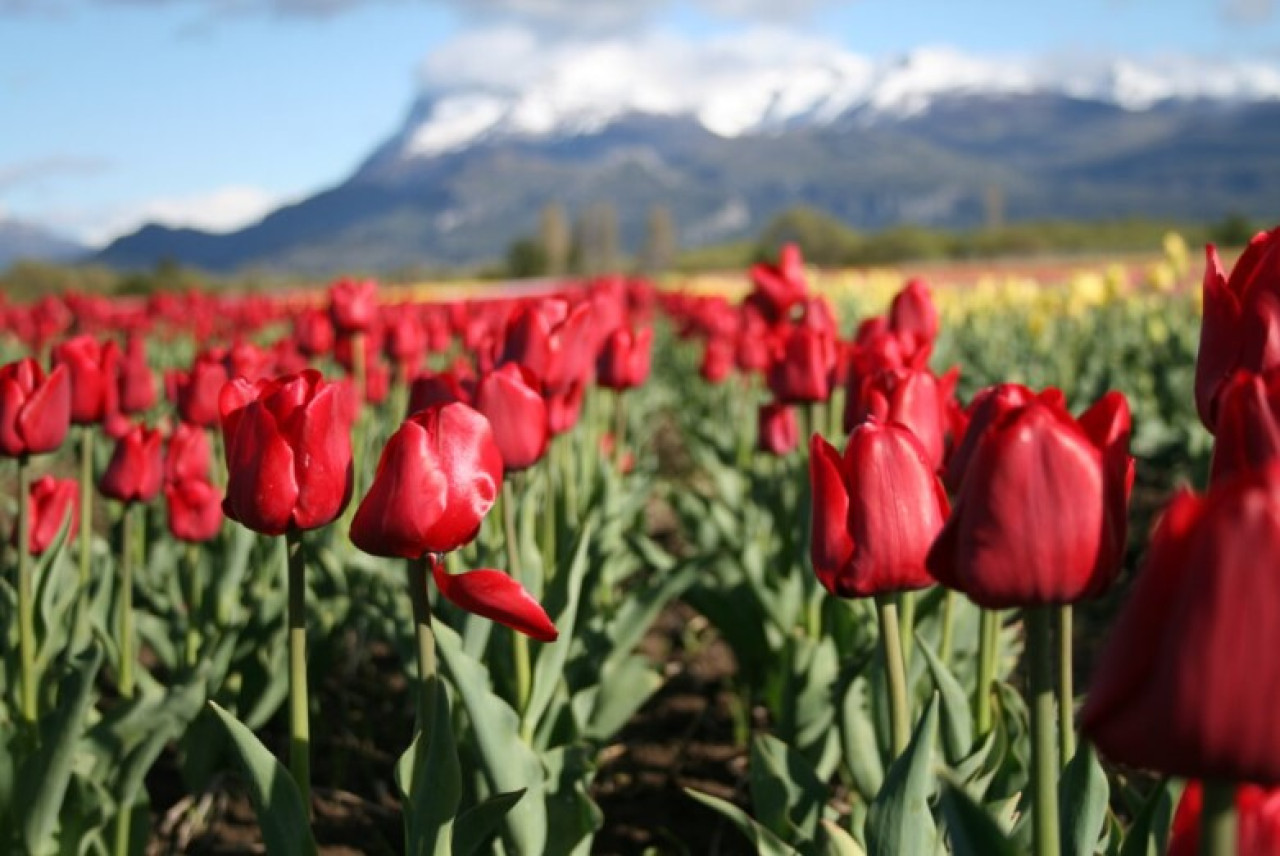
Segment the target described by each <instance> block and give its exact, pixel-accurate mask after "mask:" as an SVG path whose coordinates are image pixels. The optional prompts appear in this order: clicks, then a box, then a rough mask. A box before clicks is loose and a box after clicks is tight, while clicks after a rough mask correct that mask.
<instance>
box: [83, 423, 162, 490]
mask: <svg viewBox="0 0 1280 856" xmlns="http://www.w3.org/2000/svg"><path fill="white" fill-rule="evenodd" d="M163 443H164V437H163V436H162V435H161V434H160V431H159V429H155V428H147V427H145V426H143V425H134V426H133V427H132V428H131V429H130V430H129V432H128V433H127V434H125V435H124V436H123V437H121V438H120V439H119V440H117V441H116V447H115V451H114V452H113V453H112V455H111V461H110V462H109V463H108V464H107V469H106V471H105V472H104V473H103V474H102V479H101V480H100V481H99V482H98V489H99V490H101V491H102V495H103V496H106V497H109V498H110V499H116V500H119V501H120V502H148V501H150V500H151V499H152V498H153V497H154V496H155V495H156V494H157V493H159V492H160V484H161V478H162V476H163V475H164V461H163V456H162V449H163Z"/></svg>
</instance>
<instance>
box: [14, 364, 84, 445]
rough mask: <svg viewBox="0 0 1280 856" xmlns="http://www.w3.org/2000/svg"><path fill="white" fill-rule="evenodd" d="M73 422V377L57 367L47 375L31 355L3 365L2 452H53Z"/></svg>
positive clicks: (64, 437)
mask: <svg viewBox="0 0 1280 856" xmlns="http://www.w3.org/2000/svg"><path fill="white" fill-rule="evenodd" d="M70 425H71V376H70V375H69V374H68V373H67V368H66V366H58V367H57V368H55V369H54V370H53V371H52V372H51V373H50V374H49V376H48V377H45V374H44V372H43V371H42V370H41V369H40V365H39V364H38V363H37V362H36V361H35V360H33V359H31V358H30V357H27V358H26V359H23V360H18V361H17V362H16V363H9V364H8V365H6V366H0V454H3V455H5V456H6V457H10V458H16V457H19V456H22V455H39V454H42V453H44V452H52V451H53V450H54V449H56V448H58V447H59V446H61V445H62V441H63V440H65V439H66V436H67V430H68V428H69V427H70Z"/></svg>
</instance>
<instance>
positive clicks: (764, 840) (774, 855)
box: [684, 788, 799, 856]
mask: <svg viewBox="0 0 1280 856" xmlns="http://www.w3.org/2000/svg"><path fill="white" fill-rule="evenodd" d="M684 792H685V793H686V794H688V795H689V796H691V797H693V798H694V799H695V800H697V801H698V802H700V803H702V804H703V805H705V806H707V807H708V808H711V809H714V810H715V811H717V812H719V813H720V814H721V815H723V816H724V817H725V818H727V819H728V820H729V821H730V822H731V823H733V825H734V826H735V827H737V828H738V831H739V832H741V833H742V834H743V835H745V836H746V838H747V840H748V841H750V842H751V843H752V844H753V845H754V846H755V848H756V853H758V854H759V856H799V854H798V852H797V851H796V850H795V849H794V848H792V847H791V846H789V845H788V844H786V843H785V842H783V841H781V840H780V839H779V838H778V836H776V835H774V834H773V833H772V832H770V831H769V829H768V828H767V827H765V826H762V825H760V824H759V823H757V822H756V821H754V820H752V819H751V817H750V816H749V815H748V814H747V813H746V812H745V811H743V810H742V809H740V808H738V807H737V806H736V805H734V804H733V803H731V802H729V801H728V800H722V799H720V798H719V797H713V796H711V794H704V793H699V792H698V791H695V790H693V789H692V788H685V789H684Z"/></svg>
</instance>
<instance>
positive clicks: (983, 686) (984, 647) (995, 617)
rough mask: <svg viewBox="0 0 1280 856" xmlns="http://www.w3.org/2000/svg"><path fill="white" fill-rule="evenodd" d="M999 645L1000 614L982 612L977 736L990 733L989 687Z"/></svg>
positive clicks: (976, 722)
mask: <svg viewBox="0 0 1280 856" xmlns="http://www.w3.org/2000/svg"><path fill="white" fill-rule="evenodd" d="M999 643H1000V614H999V613H998V612H996V611H995V610H994V609H984V610H982V617H981V619H980V622H979V625H978V686H977V689H976V690H975V697H974V714H973V719H974V725H975V726H976V727H977V729H978V736H979V737H984V736H986V734H987V733H988V732H990V731H991V685H992V683H994V681H995V676H996V669H995V666H996V656H997V655H996V652H995V651H994V650H992V649H994V648H995V647H996V646H997V645H999Z"/></svg>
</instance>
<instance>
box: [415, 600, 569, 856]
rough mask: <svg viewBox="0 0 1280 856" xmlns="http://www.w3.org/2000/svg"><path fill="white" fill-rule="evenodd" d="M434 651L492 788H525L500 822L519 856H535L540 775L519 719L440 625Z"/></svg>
mask: <svg viewBox="0 0 1280 856" xmlns="http://www.w3.org/2000/svg"><path fill="white" fill-rule="evenodd" d="M436 648H437V650H438V651H439V653H440V660H441V662H442V663H443V664H444V667H445V669H447V670H448V673H449V677H450V678H452V680H453V685H454V686H455V687H456V688H457V690H458V698H459V700H460V701H461V702H462V706H463V707H464V708H466V711H467V718H468V719H469V720H470V721H471V729H472V732H473V739H474V742H475V748H476V749H477V750H478V752H479V754H480V757H481V759H482V760H483V762H484V770H485V777H486V778H487V779H488V781H489V782H490V783H491V785H492V786H493V790H494V791H496V792H498V793H510V792H513V791H518V790H520V789H521V788H524V789H527V790H528V793H527V794H526V795H525V798H524V799H522V800H520V802H519V804H517V805H516V806H515V807H514V808H513V809H512V810H511V811H510V813H508V814H507V816H506V817H505V818H504V821H505V824H504V826H505V829H506V830H507V838H509V839H510V842H511V844H512V845H513V846H514V849H515V851H516V852H517V853H518V854H520V856H541V854H542V853H543V851H544V850H545V849H546V842H547V809H546V804H545V802H544V794H545V785H544V773H543V769H542V764H541V763H540V762H539V760H538V756H537V755H535V754H534V752H533V750H532V749H530V748H529V746H528V744H526V743H525V742H524V741H523V740H521V739H520V736H519V734H520V720H519V717H517V716H516V712H515V711H514V710H512V709H511V706H510V705H509V704H507V703H506V702H505V701H503V700H502V699H501V698H500V697H498V696H497V695H495V694H494V692H493V686H492V684H491V683H490V680H489V670H488V669H486V668H485V666H484V664H483V663H481V662H479V661H477V660H474V659H472V658H471V657H469V656H467V655H466V654H465V653H464V652H463V650H462V640H461V639H459V637H458V634H457V633H455V632H454V631H453V629H452V628H450V627H447V626H445V625H444V624H443V623H438V624H437V625H436Z"/></svg>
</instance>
